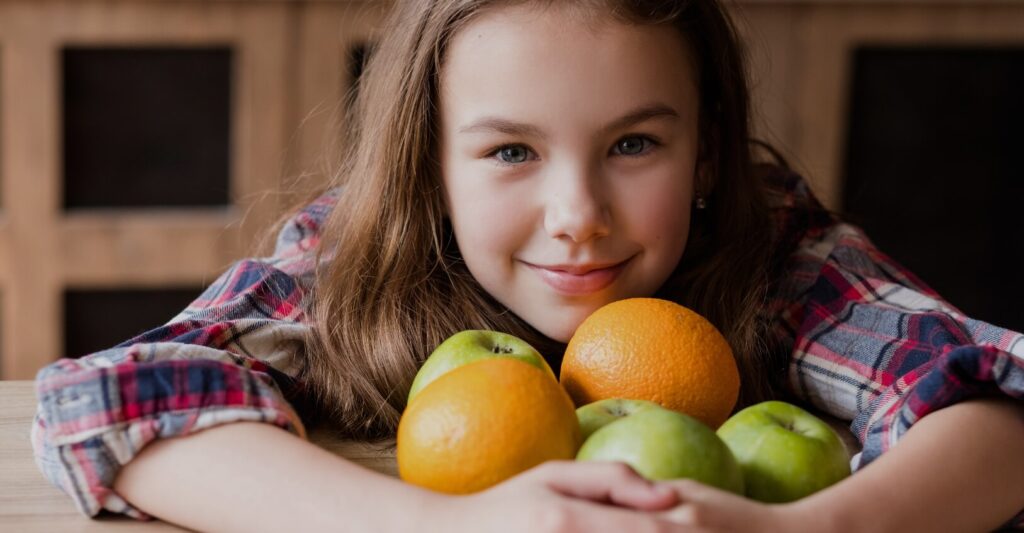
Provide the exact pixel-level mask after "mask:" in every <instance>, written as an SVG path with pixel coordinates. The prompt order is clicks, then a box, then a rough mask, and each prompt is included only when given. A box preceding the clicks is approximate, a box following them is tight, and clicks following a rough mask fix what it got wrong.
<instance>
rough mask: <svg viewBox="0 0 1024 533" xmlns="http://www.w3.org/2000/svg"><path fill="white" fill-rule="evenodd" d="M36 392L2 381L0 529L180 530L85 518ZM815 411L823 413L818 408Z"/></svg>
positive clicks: (373, 451)
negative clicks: (43, 456) (45, 462)
mask: <svg viewBox="0 0 1024 533" xmlns="http://www.w3.org/2000/svg"><path fill="white" fill-rule="evenodd" d="M35 408H36V397H35V390H34V388H33V382H31V381H0V531H17V532H19V533H21V532H24V533H34V532H37V531H38V532H47V533H49V532H53V531H60V532H77V531H111V530H113V531H119V532H123V531H156V530H162V531H182V530H181V529H179V528H177V527H175V526H173V525H171V524H168V523H166V522H158V521H152V522H139V521H136V520H133V519H130V518H127V517H122V516H114V515H102V516H101V517H100V518H96V519H88V518H86V517H85V516H83V515H82V514H80V513H79V512H78V511H77V510H76V509H75V505H74V503H72V501H71V499H70V498H68V497H67V496H66V495H65V494H64V493H63V492H61V491H60V490H59V489H57V488H55V487H54V486H52V485H50V483H49V482H48V481H47V480H46V479H45V478H44V477H43V475H42V473H40V472H39V469H38V468H37V467H36V464H35V461H34V460H33V459H32V446H31V443H30V442H29V430H30V429H31V426H32V417H33V416H34V415H35ZM819 416H821V415H820V414H819ZM822 418H823V419H825V420H826V421H827V422H829V423H830V424H831V425H832V427H833V428H835V429H836V430H837V432H838V433H839V435H840V436H841V437H842V438H843V440H844V442H845V443H846V445H847V449H848V450H849V451H850V452H851V453H854V452H856V451H857V450H858V447H857V446H858V445H857V441H856V440H855V439H854V438H853V435H852V434H851V433H850V431H849V429H847V426H846V423H845V422H842V421H839V420H836V419H832V418H829V417H825V416H822ZM309 438H310V441H312V442H314V443H315V444H317V445H318V446H320V447H322V448H325V449H327V450H330V451H331V452H334V453H335V454H337V455H339V456H341V457H344V458H346V459H348V460H350V461H353V462H355V463H358V464H360V465H363V466H365V467H367V468H370V469H372V470H375V471H377V472H381V473H384V474H387V475H391V476H397V473H398V469H397V465H396V464H395V457H394V452H393V451H388V449H389V445H390V444H392V442H381V443H373V444H371V443H365V442H353V441H346V440H342V439H340V438H339V437H337V436H335V435H332V434H331V433H330V432H329V431H326V430H322V429H321V430H313V431H311V432H310V435H309Z"/></svg>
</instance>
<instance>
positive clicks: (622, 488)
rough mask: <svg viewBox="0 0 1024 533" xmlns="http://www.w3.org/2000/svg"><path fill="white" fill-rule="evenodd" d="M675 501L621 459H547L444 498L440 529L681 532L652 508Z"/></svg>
mask: <svg viewBox="0 0 1024 533" xmlns="http://www.w3.org/2000/svg"><path fill="white" fill-rule="evenodd" d="M677 503H679V500H678V499H677V497H676V495H675V492H674V491H673V490H671V488H669V487H665V488H662V489H660V490H659V489H658V488H657V486H656V485H655V484H653V483H651V482H650V481H647V480H646V479H644V478H643V477H641V476H640V475H639V474H637V473H636V472H635V471H634V470H633V469H632V468H630V467H629V466H628V465H626V464H625V463H616V462H575V461H548V462H546V463H544V464H541V465H539V466H537V467H534V468H532V469H530V470H528V471H526V472H523V473H522V474H519V475H518V476H515V477H513V478H510V479H508V480H506V481H504V482H502V483H500V484H498V485H495V486H494V487H491V488H490V489H487V490H485V491H482V492H479V493H476V494H471V495H468V496H456V497H449V498H446V500H445V504H443V505H442V506H441V507H442V508H441V509H437V513H438V514H437V515H435V517H434V518H436V519H437V522H436V525H437V526H439V527H438V529H439V530H444V531H516V532H519V531H543V532H555V531H558V532H571V531H587V532H591V531H615V532H620V531H630V532H673V533H674V532H683V531H687V530H686V529H685V528H684V527H683V526H680V525H677V524H674V523H673V522H672V521H671V520H670V519H669V517H659V516H658V515H656V514H655V512H657V511H667V510H668V509H670V508H672V506H674V505H676V504H677Z"/></svg>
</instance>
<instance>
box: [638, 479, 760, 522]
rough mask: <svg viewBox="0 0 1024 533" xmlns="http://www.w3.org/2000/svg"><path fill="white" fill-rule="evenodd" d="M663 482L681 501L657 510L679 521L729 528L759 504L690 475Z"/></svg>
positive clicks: (663, 516) (668, 517)
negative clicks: (663, 509) (687, 477)
mask: <svg viewBox="0 0 1024 533" xmlns="http://www.w3.org/2000/svg"><path fill="white" fill-rule="evenodd" d="M659 484H660V485H661V486H667V487H672V488H673V489H674V490H675V491H676V494H677V496H678V497H679V500H680V502H681V503H680V504H679V505H677V506H676V507H673V508H672V509H669V510H667V511H663V512H660V513H658V516H659V517H661V518H663V519H666V520H670V521H672V522H675V523H679V524H687V525H690V526H694V527H710V528H712V529H729V528H730V526H731V525H734V524H742V523H744V522H745V517H746V515H747V514H749V513H750V512H751V511H752V509H753V508H752V507H751V506H752V505H756V503H755V502H752V501H750V500H748V499H746V498H744V497H742V496H738V495H736V494H733V493H731V492H726V491H724V490H721V489H718V488H715V487H712V486H709V485H705V484H703V483H699V482H697V481H693V480H690V479H679V480H671V481H664V482H661V483H659Z"/></svg>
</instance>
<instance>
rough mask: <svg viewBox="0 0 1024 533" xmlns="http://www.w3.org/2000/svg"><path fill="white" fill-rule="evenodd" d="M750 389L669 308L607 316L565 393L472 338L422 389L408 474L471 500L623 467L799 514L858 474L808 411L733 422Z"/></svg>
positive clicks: (437, 360) (403, 430)
mask: <svg viewBox="0 0 1024 533" xmlns="http://www.w3.org/2000/svg"><path fill="white" fill-rule="evenodd" d="M739 387H740V379H739V372H738V369H737V367H736V361H735V358H734V357H733V354H732V351H731V349H730V348H729V344H728V343H727V342H726V340H725V338H723V337H722V335H721V333H719V331H718V330H717V329H716V328H715V327H714V326H713V325H712V324H711V323H710V322H708V321H707V320H706V319H704V318H703V317H701V316H700V315H699V314H697V313H694V312H693V311H691V310H689V309H687V308H685V307H683V306H680V305H678V304H675V303H672V302H669V301H666V300H659V299H654V298H632V299H628V300H620V301H617V302H613V303H611V304H608V305H606V306H604V307H602V308H600V309H598V310H597V311H595V312H594V313H593V314H592V315H591V316H590V317H588V318H587V319H586V320H585V321H584V322H583V323H582V324H581V325H580V326H579V328H577V330H576V332H575V334H574V335H573V337H572V339H571V340H570V342H569V345H568V348H567V350H566V353H565V355H564V358H563V360H562V367H561V372H560V376H559V379H556V378H555V374H554V372H553V371H552V370H551V368H550V367H549V366H548V363H547V362H546V361H545V360H544V358H543V357H542V356H541V355H540V354H539V353H538V352H537V351H536V350H535V349H534V348H533V347H531V346H530V345H529V344H527V343H526V342H525V341H523V340H521V339H518V338H516V337H514V336H511V335H506V334H503V333H498V332H494V331H478V330H471V331H463V332H460V333H457V334H455V335H453V336H452V337H450V338H448V339H447V340H445V341H444V342H443V343H441V344H440V345H439V346H438V347H437V348H436V349H435V350H434V352H433V353H432V354H431V355H430V357H429V358H427V360H426V362H425V363H424V364H423V366H422V368H421V369H420V371H419V372H418V373H417V375H416V378H415V380H414V381H413V384H412V387H411V389H410V391H409V399H408V404H407V407H406V410H405V412H404V413H403V415H402V419H401V422H400V423H399V427H398V441H397V460H398V470H399V474H400V476H401V478H402V479H403V480H405V481H407V482H409V483H413V484H416V485H419V486H423V487H427V488H430V489H433V490H437V491H440V492H446V493H451V494H465V493H471V492H476V491H479V490H483V489H486V488H488V487H490V486H492V485H495V484H497V483H500V482H501V481H504V480H505V479H508V478H509V477H512V476H515V475H516V474H519V473H521V472H523V471H525V470H528V469H530V468H532V467H534V466H536V465H538V464H540V463H542V462H544V461H549V460H555V459H576V460H578V461H621V462H625V463H627V464H629V465H630V466H631V467H632V468H633V469H634V470H636V471H637V472H638V473H639V474H641V475H643V476H644V477H647V478H648V479H657V480H663V479H674V478H691V479H694V480H697V481H700V482H702V483H705V484H708V485H712V486H715V487H718V488H720V489H723V490H727V491H730V492H733V493H736V494H741V495H745V496H747V497H749V498H753V499H756V500H759V501H763V502H788V501H793V500H797V499H800V498H802V497H804V496H807V495H809V494H811V493H814V492H816V491H818V490H821V489H823V488H825V487H827V486H829V485H832V484H833V483H836V482H838V481H840V480H841V479H843V478H845V477H846V476H848V475H849V474H850V467H849V463H848V454H847V451H846V449H845V447H844V445H843V443H842V441H841V440H840V438H839V436H838V435H836V433H835V432H834V431H833V430H832V428H831V427H829V425H828V424H826V423H825V422H823V421H821V420H819V419H818V418H817V417H815V416H814V415H812V414H810V413H808V412H806V411H804V410H803V409H801V408H799V407H797V406H794V405H791V404H787V403H784V402H779V401H768V402H764V403H761V404H757V405H754V406H751V407H748V408H746V409H743V410H741V411H739V412H738V413H736V414H733V415H732V416H731V417H730V414H731V413H732V410H733V408H734V407H735V406H736V401H737V399H738V396H739ZM577 406H578V408H577Z"/></svg>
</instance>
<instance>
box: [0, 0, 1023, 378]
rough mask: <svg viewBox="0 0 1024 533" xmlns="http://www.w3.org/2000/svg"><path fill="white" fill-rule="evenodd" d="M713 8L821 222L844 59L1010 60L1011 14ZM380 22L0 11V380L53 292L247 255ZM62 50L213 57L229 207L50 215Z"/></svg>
mask: <svg viewBox="0 0 1024 533" xmlns="http://www.w3.org/2000/svg"><path fill="white" fill-rule="evenodd" d="M730 6H731V7H730V8H731V9H732V10H733V12H734V15H735V17H736V20H737V22H738V23H739V26H740V28H741V30H742V33H743V34H744V36H745V38H746V39H747V43H748V46H749V48H750V54H751V60H752V65H751V68H752V74H753V76H752V79H753V80H754V96H755V105H756V113H757V115H756V119H757V120H756V129H757V132H758V133H759V136H760V137H762V138H764V139H766V140H769V141H770V142H772V143H773V144H775V145H776V146H777V147H779V148H781V149H782V151H783V153H784V154H786V155H787V156H788V157H789V159H790V160H791V162H792V163H794V164H795V166H796V168H797V169H798V170H800V171H801V172H803V173H804V175H805V176H807V177H808V179H809V180H810V181H811V183H812V185H813V186H814V187H815V188H816V190H817V191H818V193H819V195H820V196H821V197H822V198H823V200H824V201H825V202H826V203H827V204H828V205H829V206H830V207H837V206H838V205H839V202H840V197H839V195H840V190H841V187H840V185H841V182H840V164H841V161H842V150H843V146H844V145H843V142H844V137H843V136H844V131H845V130H844V126H845V119H844V112H845V110H846V107H845V106H846V102H847V98H848V95H847V93H846V90H847V87H848V82H849V74H850V72H849V58H850V51H851V50H852V49H853V48H854V47H855V46H857V45H859V44H864V43H872V44H887V43H888V44H898V43H917V42H944V43H950V44H969V45H991V44H1016V45H1021V44H1024V6H1022V3H1021V2H996V1H986V0H963V1H960V2H952V1H927V0H920V1H909V0H905V1H895V0H893V1H839V0H833V1H828V0H818V1H812V0H805V1H775V0H746V1H736V2H731V3H730ZM387 7H388V3H387V2H385V1H370V0H366V1H327V0H321V1H300V0H291V1H288V0H278V1H266V0H263V1H257V0H252V1H249V0H231V1H229V0H221V1H214V0H206V1H198V0H178V1H175V2H166V1H156V0H64V1H56V0H0V213H2V214H0V301H2V302H3V304H2V306H0V339H2V342H0V378H3V379H31V378H32V377H33V376H34V375H35V372H36V371H37V370H38V369H39V368H40V367H41V366H43V365H44V364H46V363H48V362H50V361H53V360H55V359H56V358H58V357H60V356H62V355H64V354H63V353H62V351H63V350H64V341H63V339H64V309H63V305H64V304H63V302H64V300H63V294H64V293H65V291H67V290H69V289H82V290H89V289H113V288H139V289H157V288H161V287H166V286H194V287H202V286H204V285H205V284H207V283H209V282H210V281H212V280H213V279H214V278H215V277H216V276H217V275H218V274H219V273H220V272H221V271H223V269H224V268H226V267H227V266H228V265H229V264H230V263H231V262H232V261H233V260H234V259H237V258H239V257H241V256H243V255H244V254H246V253H248V252H249V251H250V250H251V245H252V242H253V239H254V238H255V237H256V236H257V235H258V233H259V231H260V229H262V228H264V227H266V225H267V224H269V223H270V222H271V221H272V220H273V219H274V218H275V217H276V216H277V215H278V214H279V213H280V210H281V209H282V208H283V206H285V205H287V204H288V203H289V202H290V201H291V198H290V197H289V196H287V195H274V194H265V193H266V192H267V191H272V190H275V189H281V188H292V187H295V186H296V183H297V184H298V186H301V187H311V186H314V185H315V183H316V180H317V179H318V177H317V176H318V175H320V173H321V170H322V168H323V167H324V165H326V164H329V160H328V158H326V157H325V156H324V154H325V153H329V152H325V149H327V148H329V146H330V144H331V142H332V140H333V139H334V135H335V134H336V131H333V130H332V129H331V127H330V125H331V124H332V118H333V117H334V116H335V114H336V112H338V111H339V105H340V104H339V103H340V99H341V97H342V95H343V94H345V92H346V90H347V89H348V88H349V86H350V85H351V81H352V80H351V76H350V70H349V68H348V66H347V65H348V61H349V60H348V57H349V55H350V54H351V51H352V50H353V49H354V48H355V47H357V46H359V45H360V44H363V43H365V42H368V41H371V40H372V39H373V38H374V35H375V34H376V32H377V31H378V29H379V27H380V23H381V21H382V19H383V15H384V14H385V12H386V10H387ZM69 45H82V46H92V45H96V46H107V45H127V46H145V45H157V46H182V45H184V46H195V45H228V46H230V47H231V48H232V50H233V51H234V54H235V56H234V57H235V62H234V65H233V80H232V83H233V85H232V110H233V111H232V115H231V117H232V118H231V120H232V123H231V135H232V144H231V147H232V148H231V153H230V161H231V165H230V168H231V175H230V176H229V177H228V179H229V183H230V187H231V189H230V204H229V205H227V206H225V207H223V208H219V207H218V208H187V209H183V208H165V209H122V210H117V209H91V210H88V209H87V210H74V211H66V210H64V209H63V208H62V204H61V186H62V185H61V184H62V175H61V172H62V170H61V169H62V162H61V154H62V147H61V139H62V132H61V124H62V122H61V117H60V113H61V105H60V103H61V100H60V98H61V96H60V95H61V88H60V83H61V79H60V76H59V73H60V64H59V62H60V58H61V55H60V50H61V49H62V47H65V46H69ZM167 318H170V316H168V317H167ZM109 320H116V317H110V318H109ZM157 325H159V324H152V326H157Z"/></svg>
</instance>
